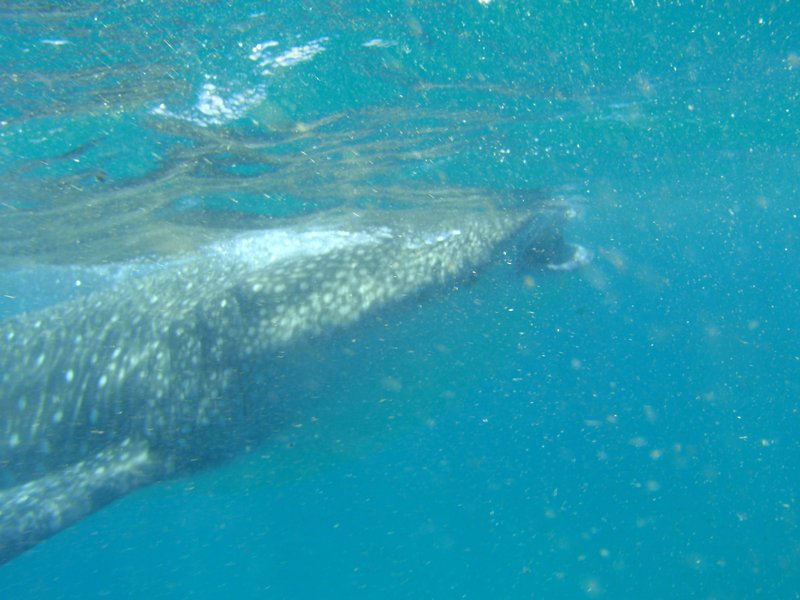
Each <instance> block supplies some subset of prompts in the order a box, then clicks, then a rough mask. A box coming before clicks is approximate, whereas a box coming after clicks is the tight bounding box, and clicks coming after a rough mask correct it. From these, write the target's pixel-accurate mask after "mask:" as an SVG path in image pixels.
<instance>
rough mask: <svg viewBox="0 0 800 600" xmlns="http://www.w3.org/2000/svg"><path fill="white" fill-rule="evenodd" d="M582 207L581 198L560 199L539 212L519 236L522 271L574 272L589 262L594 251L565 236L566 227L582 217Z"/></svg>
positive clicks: (518, 256)
mask: <svg viewBox="0 0 800 600" xmlns="http://www.w3.org/2000/svg"><path fill="white" fill-rule="evenodd" d="M581 208H582V207H581V206H580V204H579V200H578V199H575V198H571V197H558V198H554V199H553V200H551V201H549V202H547V203H546V204H545V205H544V206H543V207H542V209H541V210H539V211H537V212H536V214H535V216H534V217H533V218H532V219H531V220H530V221H529V222H528V224H527V225H526V226H525V227H524V228H523V229H522V231H521V232H520V234H519V235H518V236H517V237H516V240H515V243H514V246H515V248H514V250H515V256H516V260H515V264H516V265H517V267H518V268H519V269H520V270H522V271H529V270H548V271H572V270H574V269H577V268H580V267H583V266H584V265H586V264H587V263H589V262H590V261H591V260H592V253H591V251H590V250H588V249H587V248H586V247H584V246H582V245H580V244H575V243H571V242H567V241H566V240H565V239H564V236H563V231H564V226H565V224H566V223H567V222H568V221H571V220H573V219H576V218H577V217H579V216H580V215H581V213H582V210H581Z"/></svg>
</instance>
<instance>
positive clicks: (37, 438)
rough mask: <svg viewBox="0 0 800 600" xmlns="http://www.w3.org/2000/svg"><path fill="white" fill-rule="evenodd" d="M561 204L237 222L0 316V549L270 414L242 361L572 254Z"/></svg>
mask: <svg viewBox="0 0 800 600" xmlns="http://www.w3.org/2000/svg"><path fill="white" fill-rule="evenodd" d="M571 210H572V209H571V207H570V206H569V205H568V204H567V203H566V202H565V201H562V200H537V201H536V202H534V203H532V205H530V206H527V207H522V208H519V207H517V208H507V209H504V210H503V209H500V208H497V207H495V206H491V205H488V204H469V205H465V204H448V205H446V206H433V207H426V208H413V209H405V210H395V211H390V210H386V211H364V212H359V213H353V212H351V213H347V212H339V213H335V214H326V215H322V216H316V217H311V218H307V219H305V220H298V221H294V222H292V223H291V224H290V225H288V226H286V227H285V228H280V229H268V230H263V231H256V232H248V233H244V234H240V235H237V236H234V237H231V238H230V239H227V240H226V241H224V242H219V243H217V244H214V245H212V246H209V247H207V248H205V249H203V250H202V251H200V252H198V253H197V254H195V255H193V256H190V257H187V258H181V259H176V260H174V261H173V262H171V263H170V264H169V265H168V266H166V267H164V268H161V269H159V270H157V271H155V272H152V273H149V274H145V275H141V276H138V277H132V278H130V279H127V280H123V281H121V282H119V283H117V284H116V285H113V286H111V287H109V288H107V289H105V290H102V291H98V292H95V293H92V294H89V295H87V296H85V297H82V298H78V299H76V300H72V301H69V302H64V303H62V304H58V305H55V306H52V307H50V308H46V309H44V310H39V311H36V312H30V313H26V314H21V315H18V316H14V317H12V318H8V319H6V320H4V321H2V322H0V342H1V343H2V348H1V349H0V381H1V382H2V386H0V411H1V414H2V415H3V419H2V423H0V465H1V466H2V471H0V473H2V474H1V475H0V485H2V487H3V489H1V490H0V563H4V562H8V561H9V560H11V559H13V558H14V557H15V556H17V555H19V554H20V553H22V552H24V551H25V550H27V549H29V548H31V547H33V546H35V545H36V544H37V543H39V542H41V541H42V540H44V539H46V538H47V537H49V536H51V535H53V534H55V533H57V532H58V531H60V530H62V529H64V528H66V527H68V526H70V525H71V524H73V523H75V522H76V521H78V520H80V519H82V518H84V517H86V516H87V515H89V514H91V513H92V512H94V511H96V510H98V509H100V508H101V507H102V506H104V505H105V504H107V503H109V502H111V501H113V500H115V499H116V498H119V497H120V496H122V495H124V494H126V493H128V492H130V491H131V490H134V489H136V488H138V487H141V486H144V485H147V484H149V483H152V482H155V481H158V480H162V479H165V478H168V477H173V476H177V475H180V474H184V473H187V472H189V471H191V470H194V469H198V468H202V467H203V466H206V465H209V464H213V463H214V462H215V461H219V460H221V459H224V458H227V457H230V456H232V455H234V454H235V453H236V452H237V451H242V450H244V448H245V447H247V446H248V445H250V444H252V443H254V441H257V440H259V439H262V440H263V438H264V436H266V435H268V433H269V432H270V431H271V430H274V423H273V422H272V421H274V418H273V417H274V416H275V415H274V414H273V408H274V407H272V406H271V405H270V404H269V403H268V402H265V403H261V404H258V403H253V401H252V395H249V394H248V393H247V388H248V385H249V384H250V382H249V379H248V376H247V373H254V372H256V370H258V372H262V373H263V372H270V369H272V370H274V368H275V362H276V361H275V358H276V357H277V356H278V355H286V354H291V353H292V352H293V351H294V352H297V353H301V352H303V348H306V349H307V348H308V347H309V346H308V345H309V343H311V344H313V343H314V341H315V340H322V339H323V336H325V335H328V334H330V333H331V332H337V331H341V330H344V329H345V328H347V327H348V326H352V325H354V324H355V323H357V322H359V321H361V320H364V319H365V318H367V317H369V315H370V314H372V313H374V312H375V311H378V310H380V309H382V308H384V307H387V306H389V305H392V304H398V303H401V302H403V301H408V300H409V299H415V298H419V297H420V295H423V294H425V293H427V292H430V291H436V290H444V289H445V285H446V284H452V283H456V282H458V281H459V279H468V278H469V277H472V276H473V275H474V273H475V272H476V271H477V270H478V269H480V268H481V267H485V266H487V265H488V264H490V263H492V262H498V261H501V262H506V263H513V264H515V265H516V266H517V267H519V268H522V269H530V268H544V269H555V270H563V269H568V268H574V267H576V266H580V265H581V264H583V263H584V262H586V260H588V253H586V251H585V250H584V249H583V248H582V247H580V246H574V245H570V244H566V243H565V242H564V241H563V239H562V237H561V228H562V224H563V221H564V220H565V219H566V218H567V217H568V216H569V213H570V212H571Z"/></svg>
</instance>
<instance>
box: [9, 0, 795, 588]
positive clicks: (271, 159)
mask: <svg viewBox="0 0 800 600" xmlns="http://www.w3.org/2000/svg"><path fill="white" fill-rule="evenodd" d="M799 32H800V6H798V5H797V3H796V2H791V1H774V2H767V1H764V2H761V1H759V2H749V3H737V2H731V3H723V2H718V3H717V2H713V3H694V2H661V3H658V2H639V1H638V0H637V1H636V2H634V1H632V0H631V1H628V2H617V3H603V2H556V1H546V2H521V1H520V2H506V1H503V0H494V1H492V2H486V3H480V2H478V1H477V0H463V1H460V2H440V3H437V2H427V1H418V2H412V1H406V2H402V1H400V0H394V1H379V2H368V3H355V2H303V3H290V2H284V1H274V2H267V1H261V2H255V1H248V2H229V3H228V2H212V1H209V2H188V1H186V2H183V1H181V2H175V1H159V2H155V1H128V2H116V3H113V6H112V3H105V2H88V1H66V2H58V3H47V2H25V3H23V2H8V1H6V2H2V4H1V5H0V57H2V62H1V63H0V98H1V100H0V168H1V169H2V173H0V182H2V183H1V185H2V188H0V236H1V237H0V266H2V269H1V271H2V272H1V273H0V284H1V285H2V289H0V294H2V296H0V313H2V314H3V315H10V314H13V313H17V312H20V311H23V310H29V309H32V308H37V307H41V306H46V305H48V304H52V303H54V302H57V301H59V300H62V299H64V298H67V297H71V296H73V295H75V294H78V293H81V292H82V290H81V289H77V288H76V287H75V281H76V280H77V279H82V281H83V282H84V284H83V286H82V287H83V289H85V288H87V286H88V287H89V288H91V287H92V285H95V284H96V285H101V283H99V282H100V280H102V279H103V277H107V276H108V275H105V276H104V275H103V273H104V272H105V271H102V270H97V269H94V267H93V265H98V264H102V265H126V264H127V265H130V264H132V263H131V261H137V260H142V259H146V260H148V261H153V260H156V261H158V260H160V259H161V257H169V256H173V255H176V254H179V253H181V252H184V251H191V249H192V248H194V247H196V246H197V245H200V244H202V243H203V242H204V241H206V240H208V239H211V238H213V236H214V234H215V231H216V230H217V227H218V226H219V225H220V224H225V225H226V226H228V227H245V226H249V225H250V224H255V225H258V224H262V223H266V219H267V218H268V216H274V217H280V216H291V215H297V214H301V213H312V212H315V211H319V210H323V209H326V208H330V207H331V206H339V205H343V206H349V205H353V206H364V205H372V204H377V205H384V204H385V205H390V206H394V205H402V204H403V203H408V204H421V205H423V206H424V204H425V202H426V197H428V196H427V195H428V194H430V193H434V194H435V193H440V192H441V193H443V191H446V192H448V193H459V190H460V189H466V188H469V189H480V190H483V192H482V193H485V194H487V195H489V196H491V195H492V194H499V193H502V192H503V191H504V190H529V189H537V188H542V189H546V190H550V191H552V192H553V193H559V194H568V195H571V196H574V197H575V198H576V202H579V203H580V205H581V206H582V213H583V214H582V217H581V219H580V220H579V221H577V222H574V223H572V224H571V225H570V227H569V230H568V237H569V238H570V239H574V240H576V241H580V242H581V243H582V244H584V245H585V246H587V247H589V248H591V249H592V250H593V252H594V255H595V258H594V261H593V262H592V264H591V265H589V266H588V267H586V268H584V269H583V270H580V271H576V272H571V273H553V274H548V275H546V276H541V277H537V279H536V285H535V286H533V287H531V286H530V285H525V282H523V281H522V280H519V281H517V280H514V279H511V278H508V277H506V276H500V275H497V274H493V273H492V272H489V273H488V274H487V275H486V276H484V277H482V278H479V279H478V281H477V282H476V283H475V284H473V285H472V286H470V287H468V288H465V289H463V290H461V291H460V292H458V293H455V294H450V295H446V296H443V297H435V298H432V299H431V300H430V302H428V303H426V304H425V305H424V306H422V307H420V308H419V309H418V310H412V311H406V312H401V311H397V314H391V315H387V317H391V318H392V319H394V320H395V321H396V322H397V323H399V324H398V325H397V327H399V328H400V329H399V330H400V332H401V333H402V336H403V338H404V339H405V340H406V341H407V345H408V346H409V347H411V348H413V349H414V352H411V353H409V352H404V353H392V352H389V351H384V352H382V353H378V354H377V355H375V356H350V357H342V361H344V362H345V363H347V364H348V365H349V368H348V369H346V372H347V374H348V375H347V377H340V376H338V375H337V369H336V368H335V365H334V366H330V365H328V366H320V369H322V370H325V369H328V370H330V373H328V374H327V376H326V377H327V380H328V381H329V382H330V385H329V387H328V388H327V389H325V390H323V392H322V393H320V396H321V400H320V405H319V407H317V408H315V412H314V415H313V416H314V419H306V420H305V421H304V422H303V424H304V426H303V427H297V428H292V430H291V431H286V432H281V433H279V434H278V435H276V436H274V437H273V438H272V439H270V440H267V442H266V443H265V445H264V446H263V447H261V448H259V449H257V450H255V451H253V452H251V453H249V454H246V455H244V456H242V457H241V458H239V459H237V460H235V461H233V462H230V463H226V464H223V465H219V466H217V467H214V468H211V469H209V470H206V471H202V472H199V473H197V474H195V475H193V476H191V477H188V478H184V479H179V480H173V481H169V482H165V483H162V484H158V485H154V486H151V487H148V488H146V489H143V490H141V491H139V492H136V493H134V494H131V495H129V496H127V497H125V498H123V499H122V500H119V501H117V502H115V503H114V504H112V505H110V506H109V507H107V508H105V509H104V510H102V511H100V512H98V513H96V514H94V515H93V516H91V517H90V518H88V519H86V520H84V521H82V522H80V523H78V524H77V525H76V526H73V527H71V528H69V529H67V530H66V531H64V532H62V533H61V534H59V535H57V536H55V537H53V538H51V539H50V540H48V541H46V542H45V543H43V544H41V545H39V546H38V547H36V548H35V549H34V550H32V551H30V552H29V553H27V554H25V555H23V556H21V557H19V558H18V559H16V560H14V561H13V562H12V563H10V564H8V565H6V566H4V567H3V568H2V569H0V597H2V598H100V597H102V598H222V597H230V598H293V599H294V598H298V599H299V598H587V597H588V598H595V597H603V598H707V599H739V598H798V597H800V592H799V591H798V590H800V483H799V482H800V442H798V437H799V436H798V434H800V399H799V398H798V396H799V395H800V349H798V341H797V340H798V335H797V332H798V326H800V310H799V309H800V303H799V302H798V285H799V284H800V271H799V270H798V257H800V248H798V233H799V232H800V218H799V217H798V210H799V209H798V198H799V197H800V145H799V144H798V139H800V33H799ZM106 268H107V269H108V270H109V271H108V272H112V271H114V272H115V269H117V268H118V267H114V266H110V267H106ZM144 268H146V267H144ZM76 273H77V274H78V275H76ZM106 273H107V272H106ZM527 283H528V284H530V282H527ZM361 364H363V365H364V367H363V369H360V368H358V366H357V365H361ZM353 365H356V366H353ZM256 383H258V384H261V385H263V382H256ZM256 383H254V385H255V384H256ZM306 416H308V415H306ZM0 417H2V416H0Z"/></svg>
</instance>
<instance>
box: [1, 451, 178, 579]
mask: <svg viewBox="0 0 800 600" xmlns="http://www.w3.org/2000/svg"><path fill="white" fill-rule="evenodd" d="M162 472H163V467H162V465H161V464H160V462H159V461H157V460H156V459H155V458H154V456H153V454H152V452H151V451H150V450H149V448H148V445H147V444H146V443H145V442H141V441H138V442H137V441H133V440H130V439H129V440H125V441H124V442H123V443H121V444H119V445H116V446H113V447H110V448H106V449H104V450H103V451H101V452H99V453H97V454H96V455H94V456H93V457H91V458H89V459H87V460H84V461H81V462H79V463H76V464H73V465H69V466H68V467H65V468H63V469H61V470H60V471H55V472H53V473H49V474H47V475H45V476H44V477H41V478H40V479H35V480H33V481H29V482H27V483H24V484H21V485H18V486H16V487H13V488H9V489H6V490H2V491H0V564H3V563H5V562H8V561H9V560H11V559H12V558H14V557H15V556H17V555H18V554H21V553H22V552H24V551H25V550H27V549H28V548H31V547H32V546H35V545H36V544H38V543H39V542H41V541H42V540H44V539H46V538H48V537H50V536H51V535H54V534H56V533H58V532H59V531H61V530H62V529H64V528H65V527H69V526H70V525H72V524H73V523H75V522H76V521H79V520H80V519H82V518H84V517H86V516H88V515H90V514H91V513H93V512H94V511H96V510H98V509H100V508H101V507H103V506H104V505H106V504H108V503H109V502H111V501H113V500H115V499H117V498H119V497H120V496H122V495H124V494H126V493H128V492H129V491H131V490H133V489H135V488H137V487H139V486H142V485H145V484H147V483H150V482H152V481H154V480H155V479H157V478H158V477H159V476H160V475H161V474H162Z"/></svg>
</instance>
